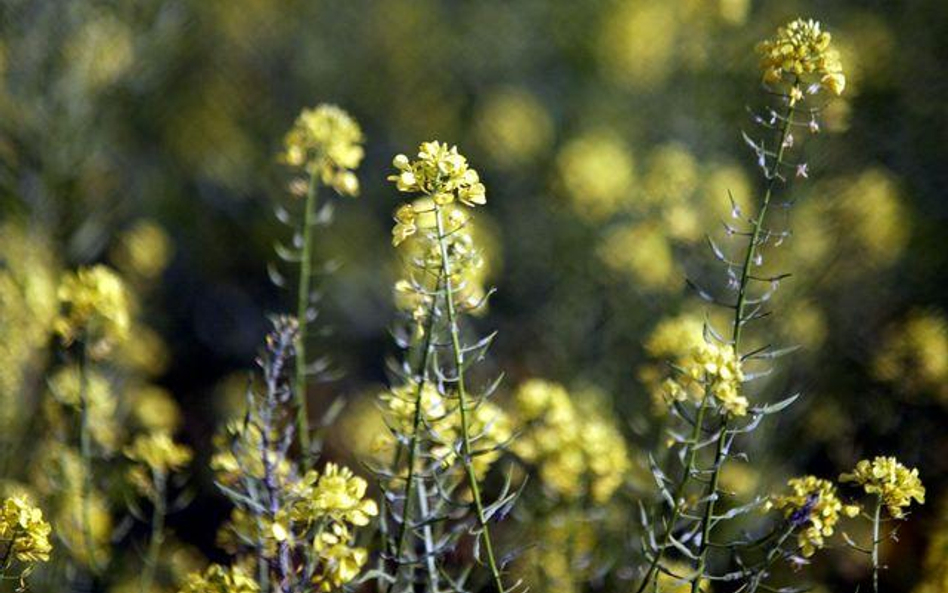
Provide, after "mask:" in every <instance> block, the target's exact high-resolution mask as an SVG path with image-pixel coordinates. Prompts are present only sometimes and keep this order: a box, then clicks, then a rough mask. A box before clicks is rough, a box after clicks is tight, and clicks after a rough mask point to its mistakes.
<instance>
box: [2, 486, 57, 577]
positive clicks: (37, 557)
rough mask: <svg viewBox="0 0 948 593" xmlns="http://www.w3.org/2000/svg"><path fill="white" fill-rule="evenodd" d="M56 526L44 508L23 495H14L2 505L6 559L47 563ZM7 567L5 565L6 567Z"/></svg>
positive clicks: (3, 541)
mask: <svg viewBox="0 0 948 593" xmlns="http://www.w3.org/2000/svg"><path fill="white" fill-rule="evenodd" d="M51 531H52V529H51V528H50V526H49V523H47V522H46V521H45V520H44V519H43V511H41V510H40V509H38V508H36V507H35V506H33V505H32V504H31V503H30V502H29V500H27V499H26V498H24V497H22V496H12V497H10V498H7V499H6V500H4V501H3V506H2V508H0V545H2V546H3V548H4V552H3V554H4V558H8V557H12V558H16V559H17V560H18V561H20V562H25V563H34V562H47V561H48V560H49V554H50V552H51V551H52V549H53V548H52V545H51V544H50V543H49V536H50V532H51ZM4 568H5V567H4Z"/></svg>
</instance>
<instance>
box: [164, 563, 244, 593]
mask: <svg viewBox="0 0 948 593" xmlns="http://www.w3.org/2000/svg"><path fill="white" fill-rule="evenodd" d="M259 590H260V586H259V585H258V584H257V582H256V581H255V580H254V579H253V578H252V577H251V576H250V575H249V574H248V573H246V572H244V570H243V569H242V568H241V567H240V566H236V565H235V566H233V567H231V568H225V567H223V566H220V565H219V564H212V565H211V566H209V567H208V568H207V569H206V570H205V571H204V572H203V573H192V574H190V575H188V577H187V579H186V580H185V582H184V586H182V587H181V589H179V590H178V593H257V592H258V591H259Z"/></svg>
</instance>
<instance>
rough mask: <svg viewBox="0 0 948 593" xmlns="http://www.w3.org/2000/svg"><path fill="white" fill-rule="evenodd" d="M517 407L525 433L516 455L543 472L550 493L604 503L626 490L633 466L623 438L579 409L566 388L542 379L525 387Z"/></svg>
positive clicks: (517, 443)
mask: <svg viewBox="0 0 948 593" xmlns="http://www.w3.org/2000/svg"><path fill="white" fill-rule="evenodd" d="M514 406H515V416H516V421H517V424H518V426H521V427H522V433H521V434H520V435H519V436H518V437H517V439H515V440H514V441H513V451H514V453H516V454H517V455H518V456H520V457H521V458H522V459H523V460H524V461H527V462H529V463H532V464H535V465H536V466H537V467H538V469H539V473H540V478H541V480H542V481H543V484H544V485H545V486H546V487H547V488H549V489H550V490H552V491H553V492H555V493H556V494H557V495H559V496H562V497H564V498H569V499H576V498H579V497H581V496H583V495H584V494H586V493H587V492H588V494H589V495H590V497H591V498H592V499H593V501H595V502H597V503H602V502H605V501H607V500H609V498H611V497H612V495H613V493H614V492H615V491H616V489H617V488H619V486H621V485H622V483H623V481H624V480H625V479H626V477H627V474H628V472H629V470H630V469H631V462H630V460H629V457H628V453H627V451H626V447H625V441H624V440H623V438H622V435H621V434H620V433H619V431H618V430H617V429H616V427H615V426H614V425H613V424H612V423H610V422H608V421H607V420H606V418H605V417H604V416H603V415H600V414H598V413H596V412H595V411H591V410H581V409H579V408H578V407H577V406H576V405H574V403H573V401H572V399H571V398H570V395H569V393H568V392H567V391H566V389H565V388H564V387H563V386H561V385H558V384H556V383H550V382H547V381H543V380H540V379H531V380H529V381H527V382H525V383H523V384H522V385H521V386H520V388H519V389H518V390H517V393H516V395H515V397H514Z"/></svg>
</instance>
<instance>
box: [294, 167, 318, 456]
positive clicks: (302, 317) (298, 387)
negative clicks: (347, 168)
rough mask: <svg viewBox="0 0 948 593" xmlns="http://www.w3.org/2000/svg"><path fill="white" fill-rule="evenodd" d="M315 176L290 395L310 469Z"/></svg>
mask: <svg viewBox="0 0 948 593" xmlns="http://www.w3.org/2000/svg"><path fill="white" fill-rule="evenodd" d="M316 189H317V188H316V176H315V175H313V174H310V178H309V187H308V188H307V191H306V205H305V206H304V208H305V211H304V214H303V248H302V252H301V253H300V276H299V286H298V288H297V293H296V320H297V322H298V323H299V333H298V334H297V338H296V377H295V381H294V386H293V391H294V393H295V396H296V432H297V433H298V437H299V443H300V453H301V454H302V458H303V465H304V466H305V467H307V468H308V467H309V460H310V459H309V458H310V453H311V451H310V447H311V441H310V432H309V408H308V405H307V392H306V386H307V380H306V336H307V333H306V329H307V326H308V325H309V305H310V302H309V300H310V291H311V284H312V272H313V263H312V259H313V226H314V225H315V224H316V197H317V196H316V193H317V192H316Z"/></svg>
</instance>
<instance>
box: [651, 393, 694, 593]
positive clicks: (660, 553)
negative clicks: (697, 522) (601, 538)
mask: <svg viewBox="0 0 948 593" xmlns="http://www.w3.org/2000/svg"><path fill="white" fill-rule="evenodd" d="M708 402H709V396H708V394H707V393H705V395H704V397H703V398H702V399H701V407H700V408H698V415H697V416H696V417H695V423H694V427H693V428H692V430H691V439H690V440H689V441H688V445H687V447H688V451H687V456H688V464H687V467H685V471H684V473H683V474H682V476H681V480H679V481H678V484H677V485H676V486H675V494H674V499H673V500H674V504H675V506H674V508H673V509H672V514H671V518H670V519H669V522H668V526H667V528H666V530H665V535H664V537H663V538H662V545H661V546H659V548H658V550H657V551H656V553H655V557H654V558H652V562H651V563H650V564H649V567H648V570H647V571H646V573H645V577H644V578H643V579H642V583H641V584H640V585H639V588H638V589H636V592H635V593H643V591H645V587H646V586H648V585H649V583H651V584H652V589H653V590H655V588H656V587H657V583H658V567H659V565H660V563H661V561H662V558H663V557H664V555H665V550H666V549H667V548H668V544H669V543H671V538H672V532H673V531H674V529H675V523H677V522H678V519H679V517H680V516H681V511H682V506H683V505H682V501H681V497H682V495H683V494H684V492H685V488H686V487H687V485H688V483H689V482H690V481H691V478H692V476H693V474H694V470H695V467H694V465H695V461H696V460H697V454H698V450H697V449H696V448H695V444H696V443H697V442H698V439H699V438H700V437H701V427H702V426H703V425H704V416H705V412H706V411H707V409H708Z"/></svg>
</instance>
